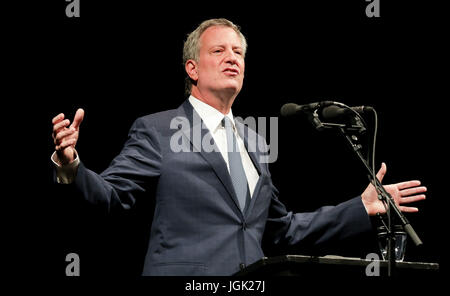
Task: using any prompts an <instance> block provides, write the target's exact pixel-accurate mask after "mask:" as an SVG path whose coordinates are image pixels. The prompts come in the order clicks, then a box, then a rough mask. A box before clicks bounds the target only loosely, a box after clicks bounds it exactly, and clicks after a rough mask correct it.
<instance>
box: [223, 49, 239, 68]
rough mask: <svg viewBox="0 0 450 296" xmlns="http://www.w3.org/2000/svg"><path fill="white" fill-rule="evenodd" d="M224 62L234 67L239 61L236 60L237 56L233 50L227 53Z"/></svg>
mask: <svg viewBox="0 0 450 296" xmlns="http://www.w3.org/2000/svg"><path fill="white" fill-rule="evenodd" d="M225 62H226V63H229V64H232V65H235V64H237V65H239V60H238V57H237V54H236V53H235V52H234V51H233V50H229V51H227V55H226V58H225Z"/></svg>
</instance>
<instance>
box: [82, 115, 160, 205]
mask: <svg viewBox="0 0 450 296" xmlns="http://www.w3.org/2000/svg"><path fill="white" fill-rule="evenodd" d="M158 139H159V138H158V134H157V132H156V130H155V128H154V127H153V126H151V124H150V123H149V122H147V121H145V120H143V119H142V118H140V119H137V120H136V121H135V122H134V124H133V125H132V127H131V129H130V131H129V134H128V140H127V141H126V143H125V145H124V147H123V149H122V151H121V152H120V154H119V155H118V156H116V157H115V158H114V159H113V161H112V162H111V164H110V166H109V167H108V168H107V169H106V170H105V171H104V172H103V173H101V174H97V173H95V172H93V171H91V170H89V169H87V168H86V167H85V166H84V164H83V163H82V162H81V163H80V166H79V168H78V172H77V176H76V178H75V182H74V186H75V187H76V189H77V190H78V191H79V192H80V193H81V195H82V196H83V198H84V199H85V200H86V201H88V202H89V203H92V204H95V205H98V206H100V207H101V208H102V209H103V210H105V211H106V212H108V213H110V212H111V211H112V210H115V209H130V208H131V207H132V206H133V205H134V204H135V202H136V197H137V196H138V195H142V194H144V193H145V192H146V191H148V190H150V189H152V188H149V186H150V185H151V184H155V182H152V180H153V181H154V179H157V178H158V176H159V175H160V168H161V161H162V156H161V150H160V145H159V140H158Z"/></svg>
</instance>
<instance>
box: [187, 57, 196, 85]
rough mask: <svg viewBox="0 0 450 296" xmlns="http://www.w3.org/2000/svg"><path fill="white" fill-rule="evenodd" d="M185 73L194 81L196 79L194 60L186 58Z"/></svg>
mask: <svg viewBox="0 0 450 296" xmlns="http://www.w3.org/2000/svg"><path fill="white" fill-rule="evenodd" d="M184 68H185V70H186V73H187V75H188V76H189V78H191V79H192V80H194V81H197V80H198V71H197V70H198V67H197V62H196V61H194V60H188V61H187V62H186V64H185V65H184Z"/></svg>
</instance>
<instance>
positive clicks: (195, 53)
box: [183, 18, 247, 95]
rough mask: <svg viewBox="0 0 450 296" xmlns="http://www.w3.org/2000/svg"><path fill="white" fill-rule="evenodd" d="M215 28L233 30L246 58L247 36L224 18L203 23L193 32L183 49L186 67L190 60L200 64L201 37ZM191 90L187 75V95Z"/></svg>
mask: <svg viewBox="0 0 450 296" xmlns="http://www.w3.org/2000/svg"><path fill="white" fill-rule="evenodd" d="M213 26H225V27H230V28H232V29H233V30H234V31H235V32H236V33H237V34H238V35H239V37H240V38H241V44H242V54H243V56H244V57H245V53H246V51H247V40H246V39H245V36H244V35H243V34H242V33H241V30H240V27H239V26H237V25H235V24H233V23H232V22H231V21H229V20H227V19H224V18H218V19H210V20H206V21H204V22H202V23H201V24H200V25H199V26H198V27H197V28H196V29H195V30H194V31H192V32H191V33H190V34H189V35H188V37H187V39H186V41H185V42H184V47H183V65H186V62H187V61H188V60H194V61H196V62H198V60H199V55H200V37H201V36H202V34H203V32H205V31H206V29H208V28H209V27H213ZM191 89H192V80H191V78H190V77H189V75H187V77H186V80H185V93H186V95H189V94H190V93H191Z"/></svg>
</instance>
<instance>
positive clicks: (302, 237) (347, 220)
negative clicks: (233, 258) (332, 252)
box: [266, 185, 372, 250]
mask: <svg viewBox="0 0 450 296" xmlns="http://www.w3.org/2000/svg"><path fill="white" fill-rule="evenodd" d="M272 187H273V197H272V201H271V206H270V209H269V218H268V222H267V225H266V232H267V231H269V232H270V233H271V240H272V243H275V244H283V245H288V246H293V245H295V246H299V247H301V248H302V249H305V250H310V249H315V248H317V247H321V246H324V245H326V244H329V243H335V242H338V241H342V240H345V239H347V238H351V237H353V236H357V235H360V234H363V233H367V232H370V231H371V230H372V224H371V221H370V219H369V216H368V214H367V212H366V210H365V207H364V205H363V203H362V200H361V196H358V197H355V198H353V199H350V200H348V201H345V202H343V203H340V204H338V205H336V206H324V207H321V208H319V209H318V210H316V211H314V212H307V213H293V212H288V211H287V210H286V208H285V206H284V205H283V203H281V202H280V200H279V199H278V190H277V189H276V188H275V187H274V186H273V185H272Z"/></svg>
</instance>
